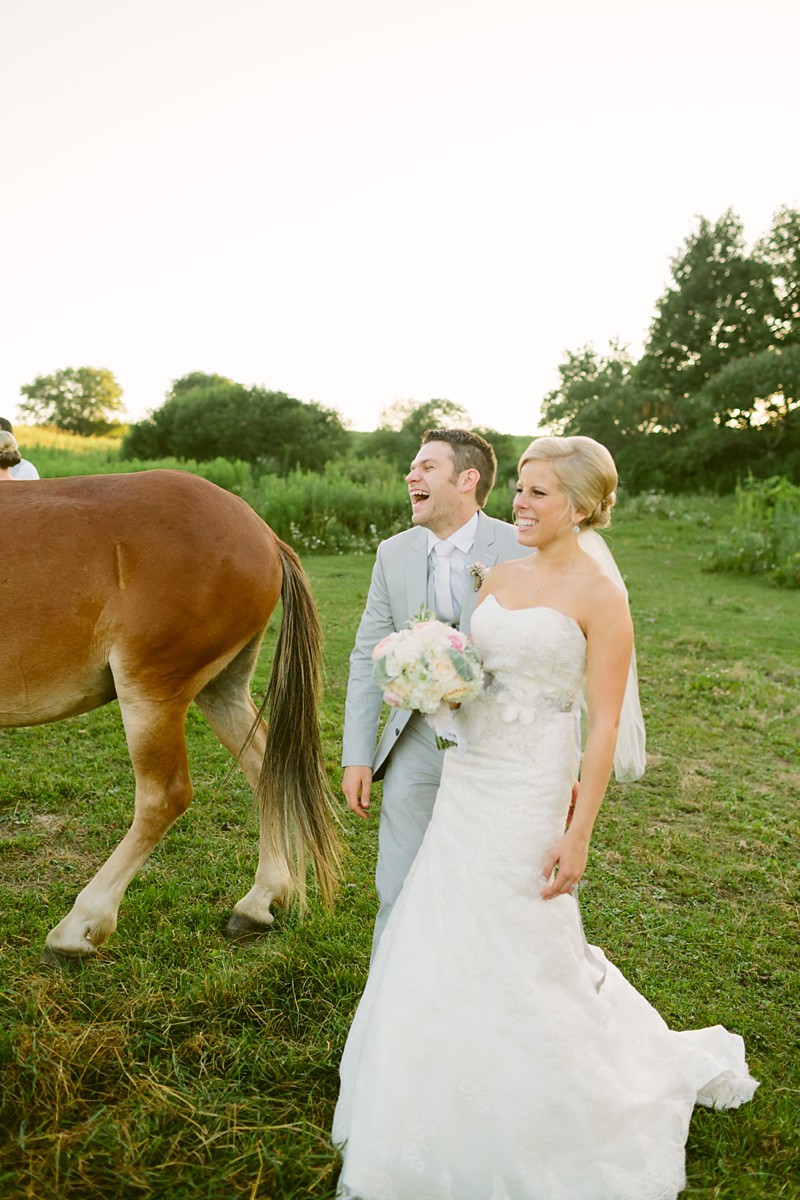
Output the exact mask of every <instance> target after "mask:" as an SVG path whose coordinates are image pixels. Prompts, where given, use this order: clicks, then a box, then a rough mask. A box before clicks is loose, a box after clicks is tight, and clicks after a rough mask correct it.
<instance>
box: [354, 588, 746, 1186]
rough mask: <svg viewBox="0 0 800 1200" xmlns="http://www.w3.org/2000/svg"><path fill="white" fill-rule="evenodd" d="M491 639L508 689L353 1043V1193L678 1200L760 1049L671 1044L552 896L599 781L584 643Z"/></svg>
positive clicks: (562, 625)
mask: <svg viewBox="0 0 800 1200" xmlns="http://www.w3.org/2000/svg"><path fill="white" fill-rule="evenodd" d="M472 635H473V639H474V642H475V644H476V646H477V648H478V650H479V652H480V654H481V657H482V659H483V662H484V665H485V668H486V670H487V671H489V672H491V673H492V676H493V679H492V682H491V684H490V686H489V687H488V688H487V689H486V690H485V691H484V692H483V693H482V695H481V696H480V697H479V698H478V699H477V700H475V701H474V702H473V703H472V704H471V705H469V706H465V707H464V708H462V709H461V711H460V712H459V715H458V722H459V732H460V734H461V735H462V736H463V738H464V739H465V742H466V745H465V747H462V749H460V750H456V749H451V750H449V751H448V752H447V755H446V756H445V766H444V772H443V775H442V784H441V788H440V791H439V794H438V797H437V800H436V807H435V810H434V814H433V819H432V821H431V824H430V827H429V830H428V833H427V835H426V837H425V841H424V843H423V845H422V849H421V850H420V852H419V854H418V856H417V859H416V861H415V862H414V865H413V867H412V869H411V872H410V874H409V877H408V880H407V882H406V885H405V887H404V889H403V892H402V895H401V897H400V899H399V901H398V903H397V905H396V906H395V910H394V912H393V914H392V917H391V920H390V922H389V924H388V925H387V928H386V931H385V933H384V935H383V938H382V940H381V943H380V946H379V949H378V953H377V955H376V958H375V961H374V963H373V966H372V968H371V970H370V974H369V979H368V981H367V985H366V989H365V991H364V995H363V997H362V1000H361V1003H360V1005H359V1008H358V1011H357V1013H356V1016H355V1020H354V1022H353V1026H352V1028H351V1030H350V1034H349V1037H348V1040H347V1045H346V1048H345V1052H344V1057H343V1059H342V1064H341V1091H340V1095H339V1101H338V1105H337V1108H336V1114H335V1118H334V1127H333V1140H334V1143H335V1144H336V1145H337V1146H339V1147H340V1148H341V1150H342V1156H343V1169H342V1173H341V1177H340V1181H339V1190H338V1193H337V1195H339V1196H341V1197H347V1198H357V1200H674V1197H675V1196H677V1195H678V1193H679V1191H680V1190H681V1188H682V1187H683V1185H684V1180H685V1175H684V1145H685V1141H686V1135H687V1130H688V1126H689V1119H690V1116H691V1112H692V1108H693V1106H694V1104H695V1103H696V1102H699V1103H702V1104H708V1105H713V1106H720V1107H736V1106H737V1105H739V1104H740V1103H742V1102H743V1101H744V1100H748V1099H750V1097H751V1096H752V1095H753V1092H754V1091H755V1089H756V1087H757V1084H756V1082H755V1080H753V1079H752V1078H751V1077H750V1075H749V1074H748V1071H747V1065H746V1062H745V1056H744V1046H743V1042H742V1039H741V1038H740V1037H739V1036H737V1035H736V1034H732V1033H728V1032H727V1031H726V1030H725V1029H723V1028H722V1027H721V1026H714V1027H713V1028H710V1029H700V1030H692V1031H689V1032H684V1033H676V1032H672V1031H670V1030H669V1029H668V1028H667V1026H666V1024H665V1023H664V1021H663V1020H662V1018H661V1017H660V1016H659V1015H658V1013H657V1012H656V1011H655V1009H653V1008H652V1007H651V1006H650V1005H649V1004H648V1003H647V1001H646V1000H645V999H644V997H642V996H641V995H639V993H638V992H637V991H636V990H635V988H633V987H632V986H631V985H630V984H629V983H628V982H627V981H626V980H625V978H624V977H623V976H622V975H621V974H620V972H619V971H618V970H617V969H616V968H615V967H614V966H613V964H612V963H610V962H608V961H607V960H606V958H605V956H604V955H603V953H602V951H601V950H598V949H597V948H596V947H588V946H587V945H586V942H585V939H584V937H583V931H582V926H581V922H580V915H579V911H578V906H577V903H576V901H575V900H574V899H573V897H572V896H561V897H558V898H557V899H555V900H549V901H543V900H541V899H540V896H539V893H540V890H541V887H542V885H541V883H540V880H539V876H540V872H541V866H542V861H543V859H544V857H545V854H546V852H547V851H548V850H549V848H550V847H551V846H552V844H553V843H554V842H555V841H556V840H557V839H558V837H559V836H560V835H561V833H562V832H563V829H564V823H565V818H566V815H567V809H568V806H569V799H570V790H571V786H572V783H573V781H574V779H575V777H576V773H577V767H578V763H577V749H576V738H575V710H576V706H577V705H579V702H580V694H581V690H582V685H583V678H584V670H585V659H586V650H585V641H584V637H583V633H582V631H581V629H580V628H579V626H578V625H577V624H576V623H575V622H574V621H573V620H572V619H571V618H569V617H567V616H565V615H564V614H563V613H561V612H558V611H556V610H555V609H551V608H544V607H536V608H526V609H521V610H514V611H509V610H506V609H504V608H502V607H501V605H500V604H499V603H498V602H497V600H496V599H495V598H494V597H493V596H490V597H487V599H486V600H485V601H484V603H483V604H481V605H480V606H479V607H478V609H477V610H476V612H475V616H474V617H473V620H472ZM642 952H643V953H645V952H646V951H645V949H644V948H643V951H642Z"/></svg>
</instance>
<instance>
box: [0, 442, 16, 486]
mask: <svg viewBox="0 0 800 1200" xmlns="http://www.w3.org/2000/svg"><path fill="white" fill-rule="evenodd" d="M19 461H20V453H19V446H18V445H17V439H16V438H15V437H14V435H13V433H8V432H7V431H6V430H5V429H0V483H5V482H7V481H10V482H11V483H13V482H14V476H13V474H12V472H13V469H14V467H16V466H17V465H18V464H19Z"/></svg>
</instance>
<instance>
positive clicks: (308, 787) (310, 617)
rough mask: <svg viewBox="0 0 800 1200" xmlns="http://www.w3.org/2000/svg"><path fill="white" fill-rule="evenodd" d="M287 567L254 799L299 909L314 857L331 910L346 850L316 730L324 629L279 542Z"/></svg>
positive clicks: (300, 574) (296, 563)
mask: <svg viewBox="0 0 800 1200" xmlns="http://www.w3.org/2000/svg"><path fill="white" fill-rule="evenodd" d="M276 541H277V545H278V552H279V553H280V556H281V563H282V565H283V585H282V587H281V601H282V604H283V617H282V620H281V626H280V631H279V633H278V641H277V645H276V647H275V657H274V660H273V664H272V671H271V674H270V681H269V687H268V690H267V696H266V706H267V707H268V709H269V720H268V725H267V747H266V753H265V755H264V762H263V764H262V767H261V775H260V778H259V781H258V787H257V789H256V798H257V800H258V803H259V808H260V812H261V820H262V829H263V830H264V831H265V833H266V835H267V838H268V840H269V843H270V846H271V849H272V852H273V854H277V855H279V856H280V857H281V858H282V859H283V860H284V861H285V862H286V865H287V868H288V871H289V876H290V878H291V881H292V884H293V885H294V888H295V889H296V891H297V895H298V897H299V899H300V903H301V905H303V906H305V903H306V874H307V864H308V856H309V855H310V856H311V859H312V860H313V863H314V869H315V872H316V877H317V884H318V886H319V890H320V893H321V895H322V899H323V901H324V903H325V905H326V906H328V907H330V905H331V904H332V902H333V899H334V896H335V894H336V891H337V886H338V883H339V877H340V873H341V843H340V840H339V836H338V833H337V829H336V822H335V817H334V811H335V810H334V807H333V796H332V793H331V789H330V785H329V783H328V778H327V775H326V773H325V765H324V761H323V756H322V743H321V740H320V732H319V723H318V705H319V695H320V690H321V684H322V666H321V663H322V629H321V627H320V622H319V616H318V613H317V608H316V605H315V603H314V600H313V598H312V595H311V589H310V587H309V584H308V580H307V578H306V575H305V572H304V571H303V568H302V566H301V565H300V560H299V558H298V557H297V555H296V554H295V552H294V551H293V550H292V549H291V547H290V546H287V545H286V544H285V542H282V541H280V539H278V538H276Z"/></svg>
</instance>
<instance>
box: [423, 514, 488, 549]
mask: <svg viewBox="0 0 800 1200" xmlns="http://www.w3.org/2000/svg"><path fill="white" fill-rule="evenodd" d="M477 531H478V514H477V513H473V514H472V516H471V517H470V519H469V520H468V521H467V523H466V525H462V526H461V528H460V529H457V530H456V531H455V533H451V534H450V537H449V538H444V539H442V538H438V537H437V536H436V534H435V533H433V531H432V530H430V529H429V530H428V553H429V554H430V553H431V551H432V550H433V547H434V546H435V545H436V543H437V542H440V541H442V540H444V541H446V542H452V543H453V545H454V546H455V548H456V550H460V551H461V553H462V554H469V552H470V550H471V549H472V546H473V544H474V542H475V534H476V533H477Z"/></svg>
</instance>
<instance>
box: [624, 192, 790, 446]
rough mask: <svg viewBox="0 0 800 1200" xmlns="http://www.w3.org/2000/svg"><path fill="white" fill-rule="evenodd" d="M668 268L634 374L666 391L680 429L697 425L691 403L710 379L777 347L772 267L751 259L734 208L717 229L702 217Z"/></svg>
mask: <svg viewBox="0 0 800 1200" xmlns="http://www.w3.org/2000/svg"><path fill="white" fill-rule="evenodd" d="M671 268H672V283H671V284H670V285H669V286H668V287H667V289H666V291H665V292H664V294H663V296H662V297H661V299H660V300H659V302H658V306H657V311H656V316H655V319H654V321H653V323H652V325H651V328H650V335H649V339H648V342H647V345H646V347H645V352H644V355H643V357H642V359H641V360H640V362H639V364H638V367H637V372H636V374H637V379H638V382H639V383H640V384H641V385H642V386H644V387H649V388H651V389H653V390H654V391H666V392H667V393H669V394H670V395H671V397H672V400H673V403H674V404H675V414H676V418H677V420H678V423H679V424H680V425H684V426H692V425H693V424H694V423H695V415H694V413H693V408H692V402H691V398H692V396H693V395H694V394H695V393H697V392H699V391H700V389H701V388H702V387H703V385H704V384H705V383H706V380H708V379H710V378H711V377H712V375H716V374H717V373H718V372H719V371H721V370H722V368H723V367H724V366H725V365H726V364H727V363H729V362H731V361H733V360H734V359H736V358H741V357H743V356H744V355H748V354H758V353H759V352H760V351H762V350H766V349H767V348H768V347H769V346H770V345H771V344H772V342H773V322H772V317H773V314H774V312H775V309H776V297H775V290H774V288H773V285H772V279H771V271H770V268H769V267H768V265H767V263H766V262H764V261H762V260H761V259H760V258H759V257H757V256H756V255H748V254H747V253H746V251H745V245H744V235H743V229H742V223H741V221H740V220H739V218H738V217H737V216H736V215H735V214H734V213H733V211H731V210H730V209H729V210H728V211H727V212H726V213H724V214H723V215H722V216H721V217H720V218H719V220H718V221H716V222H714V223H713V224H712V223H711V222H710V221H708V220H706V219H705V217H701V218H700V220H699V224H698V228H697V230H696V231H695V232H693V233H692V234H690V235H689V237H688V238H687V239H686V241H685V243H684V246H683V249H682V251H681V252H680V253H679V254H678V255H676V256H675V257H674V258H673V259H672V262H671Z"/></svg>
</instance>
